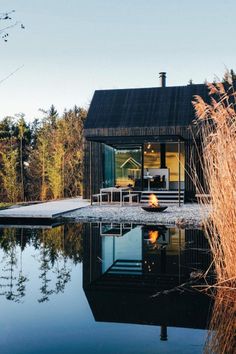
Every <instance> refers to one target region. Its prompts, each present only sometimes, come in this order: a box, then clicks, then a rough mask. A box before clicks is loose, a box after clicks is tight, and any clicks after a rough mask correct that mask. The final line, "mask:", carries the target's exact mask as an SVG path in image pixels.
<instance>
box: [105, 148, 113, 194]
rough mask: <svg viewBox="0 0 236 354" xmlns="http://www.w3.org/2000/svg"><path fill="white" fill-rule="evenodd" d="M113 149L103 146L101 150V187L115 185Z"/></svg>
mask: <svg viewBox="0 0 236 354" xmlns="http://www.w3.org/2000/svg"><path fill="white" fill-rule="evenodd" d="M114 161H115V149H114V148H112V147H111V146H108V145H105V144H104V150H103V162H104V163H103V187H104V188H107V187H113V186H114V185H115V162H114Z"/></svg>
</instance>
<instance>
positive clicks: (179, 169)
mask: <svg viewBox="0 0 236 354" xmlns="http://www.w3.org/2000/svg"><path fill="white" fill-rule="evenodd" d="M180 173H181V166H180V140H179V139H178V201H179V207H180Z"/></svg>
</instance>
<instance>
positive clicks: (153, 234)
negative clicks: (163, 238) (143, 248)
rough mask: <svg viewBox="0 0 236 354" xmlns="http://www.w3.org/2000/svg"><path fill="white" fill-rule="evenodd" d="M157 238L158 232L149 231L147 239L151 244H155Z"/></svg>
mask: <svg viewBox="0 0 236 354" xmlns="http://www.w3.org/2000/svg"><path fill="white" fill-rule="evenodd" d="M158 237H159V232H158V231H152V230H150V231H149V232H148V239H149V241H150V242H151V243H155V242H156V240H157V239H158Z"/></svg>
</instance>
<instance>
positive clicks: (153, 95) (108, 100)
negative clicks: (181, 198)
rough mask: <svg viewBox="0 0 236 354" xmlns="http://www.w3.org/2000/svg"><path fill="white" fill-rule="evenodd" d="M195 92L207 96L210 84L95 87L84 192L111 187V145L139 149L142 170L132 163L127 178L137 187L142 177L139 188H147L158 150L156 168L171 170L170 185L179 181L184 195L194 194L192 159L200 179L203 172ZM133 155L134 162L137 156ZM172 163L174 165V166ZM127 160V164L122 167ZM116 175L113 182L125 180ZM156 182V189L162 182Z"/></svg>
mask: <svg viewBox="0 0 236 354" xmlns="http://www.w3.org/2000/svg"><path fill="white" fill-rule="evenodd" d="M195 95H199V96H201V97H202V98H203V99H204V100H206V101H207V99H208V90H207V87H206V85H204V84H201V85H193V84H191V85H187V86H179V87H160V88H142V89H121V90H101V91H95V94H94V97H93V99H92V102H91V106H90V109H89V112H88V117H87V120H86V123H85V138H86V139H85V161H84V168H85V170H84V197H85V198H90V196H91V195H92V194H94V193H98V191H99V189H100V188H102V187H106V186H109V185H106V176H105V175H106V173H107V172H106V167H105V165H104V164H105V160H107V162H106V163H107V165H109V168H111V165H112V164H114V161H113V160H112V158H111V157H110V160H109V159H108V158H107V156H108V153H109V147H110V148H111V149H113V150H115V151H117V149H118V150H119V149H123V151H124V149H133V151H134V150H135V149H136V150H137V149H139V151H140V159H139V160H138V162H137V163H140V166H141V167H140V171H138V169H137V167H136V169H135V168H133V169H132V166H129V170H128V171H129V172H127V176H126V179H127V183H128V181H129V180H132V179H133V181H134V182H133V186H134V187H136V185H138V183H137V181H139V188H140V189H142V190H144V189H145V180H144V176H145V173H146V172H145V170H147V171H148V168H146V167H147V166H148V167H149V168H150V167H151V170H153V171H154V170H155V169H154V168H153V169H152V166H151V165H150V164H151V161H152V160H153V159H154V157H153V156H154V155H155V153H156V159H155V161H159V162H158V163H159V164H160V166H155V168H156V170H157V168H168V169H169V170H170V177H168V178H169V179H170V190H171V189H173V190H175V189H177V184H179V185H180V184H181V189H182V190H183V191H184V195H185V200H191V199H192V198H194V196H195V187H194V183H193V181H192V177H191V172H192V167H193V164H194V165H195V167H196V169H197V173H198V175H199V176H200V179H201V175H202V173H201V170H200V162H199V149H200V147H199V145H198V136H197V131H196V130H197V129H196V125H194V123H193V121H194V119H195V113H194V109H193V105H192V100H193V98H194V96H195ZM151 144H152V146H154V148H155V149H156V150H155V151H154V150H152V151H153V153H151V151H150V153H149V150H148V147H149V146H151ZM168 149H169V150H168ZM180 149H181V154H182V155H180ZM136 150H135V151H136ZM119 151H121V150H119ZM163 151H164V153H163ZM145 154H146V155H145ZM165 154H166V155H165ZM178 154H179V155H178ZM152 155H153V156H152ZM174 155H176V156H177V155H178V156H182V157H181V158H183V160H182V163H181V168H182V171H180V162H179V167H178V166H177V162H176V166H174V165H173V158H174V157H173V156H174ZM132 156H133V155H132ZM178 156H177V157H178ZM171 158H172V160H171ZM132 160H134V161H135V159H134V158H133V157H132ZM127 161H128V160H127ZM127 161H126V162H127ZM166 161H167V162H166ZM168 161H169V162H168ZM176 161H177V158H176ZM179 161H180V158H179ZM155 163H156V164H157V162H155ZM168 163H169V164H170V165H171V166H173V167H171V168H172V170H171V168H169V166H168ZM145 164H146V165H145ZM165 164H166V166H165ZM123 165H124V163H123V164H121V165H120V167H122V166H123ZM145 166H146V167H145ZM178 168H179V176H178V175H177V174H178V172H177V170H178ZM112 173H113V174H114V175H115V174H116V175H117V174H118V173H119V171H118V172H117V170H115V171H113V172H111V171H110V175H111V174H112ZM180 175H181V176H182V177H180ZM112 178H113V184H114V185H115V184H120V183H121V182H123V181H125V179H124V176H123V177H122V178H123V180H121V178H120V179H119V183H118V182H117V181H116V180H115V177H114V176H112ZM117 180H118V177H117ZM165 182H166V181H165ZM110 183H111V182H110ZM124 183H125V182H124ZM135 184H136V185H135ZM160 186H161V185H160ZM154 187H157V188H156V189H158V184H156V186H154ZM134 189H135V188H134Z"/></svg>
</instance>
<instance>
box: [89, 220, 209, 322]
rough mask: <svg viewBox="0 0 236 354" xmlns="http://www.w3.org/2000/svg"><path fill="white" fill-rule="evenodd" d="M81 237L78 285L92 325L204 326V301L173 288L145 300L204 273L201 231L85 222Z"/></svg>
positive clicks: (206, 253)
mask: <svg viewBox="0 0 236 354" xmlns="http://www.w3.org/2000/svg"><path fill="white" fill-rule="evenodd" d="M85 233H86V237H84V252H85V257H84V268H83V287H84V291H85V294H86V296H87V299H88V302H89V304H90V307H91V310H92V312H93V315H94V317H95V319H96V321H105V322H121V323H142V324H152V325H161V326H163V325H165V326H176V327H187V328H205V327H206V324H207V318H208V315H209V312H208V311H209V298H208V297H206V296H204V295H202V294H199V293H197V294H196V293H192V292H182V293H181V294H180V292H179V291H178V290H176V291H170V293H169V294H168V292H167V293H166V294H161V295H159V296H157V297H155V298H152V297H151V296H150V295H153V294H155V293H156V292H159V291H160V292H162V291H166V290H167V291H168V289H169V290H171V289H174V288H176V287H178V286H179V285H180V284H183V283H185V282H187V281H189V279H190V278H191V273H192V272H196V270H197V269H200V270H201V271H204V270H206V269H208V267H209V264H210V262H211V257H210V254H209V247H208V243H207V240H206V238H205V237H204V235H203V233H202V231H200V230H180V229H176V228H166V227H164V226H160V225H159V226H157V225H144V226H142V225H134V224H127V223H125V224H117V223H114V224H112V223H110V224H109V223H100V224H99V223H98V224H87V225H86V226H85ZM101 235H102V236H101ZM117 236H119V237H117ZM196 302H197V303H198V306H196ZM199 308H201V311H199Z"/></svg>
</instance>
